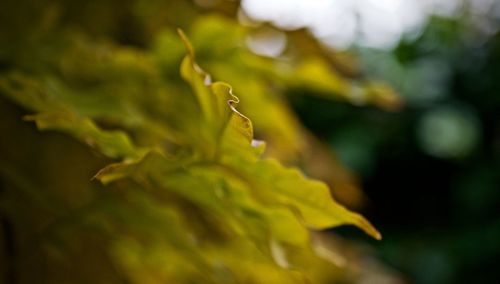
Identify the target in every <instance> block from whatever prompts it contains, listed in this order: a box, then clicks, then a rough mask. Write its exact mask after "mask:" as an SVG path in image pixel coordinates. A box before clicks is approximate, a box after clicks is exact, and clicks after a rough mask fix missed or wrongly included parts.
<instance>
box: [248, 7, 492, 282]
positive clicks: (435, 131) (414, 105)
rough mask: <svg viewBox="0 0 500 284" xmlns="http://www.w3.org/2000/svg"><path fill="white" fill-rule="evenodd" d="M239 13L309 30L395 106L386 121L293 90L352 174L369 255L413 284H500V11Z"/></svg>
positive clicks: (301, 109) (367, 110)
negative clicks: (394, 97)
mask: <svg viewBox="0 0 500 284" xmlns="http://www.w3.org/2000/svg"><path fill="white" fill-rule="evenodd" d="M242 12H243V13H244V14H245V15H248V16H249V17H251V18H252V19H255V20H258V21H265V22H270V23H272V24H273V25H275V26H277V27H279V28H282V29H296V28H301V27H306V28H307V29H308V30H309V31H310V32H311V33H312V34H313V35H314V36H315V37H317V38H318V39H319V40H320V41H321V42H322V43H323V44H324V45H325V46H328V47H330V48H333V49H336V50H348V51H349V52H350V53H351V54H353V55H354V57H355V58H356V59H357V60H358V63H359V66H360V68H361V69H362V71H363V73H364V74H365V75H366V76H369V77H371V78H377V79H380V80H382V81H385V82H388V83H389V84H390V85H391V86H392V87H393V88H395V89H396V90H397V92H398V93H399V94H400V96H401V97H402V99H403V101H404V107H402V108H401V109H400V110H398V111H395V112H386V111H383V110H380V109H376V108H373V107H358V106H353V105H350V104H342V103H338V102H333V101H331V100H325V99H318V98H317V97H315V96H308V95H307V94H305V92H304V91H303V90H290V97H291V101H292V105H293V107H294V109H295V110H296V111H297V112H298V114H299V116H300V119H301V120H302V121H303V122H304V124H305V125H306V126H307V127H308V128H309V129H311V130H312V131H313V132H314V133H315V134H316V135H318V136H319V137H321V138H322V139H323V140H324V141H327V142H328V143H329V145H331V147H332V148H333V149H334V150H335V151H336V153H337V154H338V156H339V157H340V160H341V161H342V162H343V163H344V164H345V165H347V166H348V168H350V169H352V170H353V171H355V172H356V173H358V174H359V176H360V178H361V181H362V188H363V190H364V192H365V193H366V195H367V196H368V200H369V201H368V203H367V208H365V210H366V211H365V212H366V216H367V217H368V218H369V219H370V220H372V221H373V222H374V224H375V225H376V226H377V227H378V228H379V229H380V230H381V231H382V234H383V235H384V240H383V241H382V242H379V243H374V244H373V247H374V248H375V250H376V252H377V254H378V255H379V256H380V257H381V258H382V259H383V260H384V261H385V262H386V263H387V264H389V265H391V266H393V267H394V268H396V269H397V270H399V271H401V272H403V273H404V274H405V275H407V276H408V279H409V280H410V282H413V283H429V284H430V283H499V281H500V276H499V275H498V273H497V272H495V267H496V266H497V264H498V263H499V262H500V93H499V92H500V91H499V90H500V33H499V31H500V30H499V28H500V2H498V1H495V0H473V1H460V0H446V1H442V0H435V1H434V0H426V1H403V0H384V1H343V0H324V1H323V0H318V1H300V0H296V1H289V0H288V1H265V0H245V1H242ZM345 233H346V234H348V235H350V236H351V237H352V234H350V232H349V231H348V230H345Z"/></svg>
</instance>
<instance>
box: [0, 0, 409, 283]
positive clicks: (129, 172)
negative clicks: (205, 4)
mask: <svg viewBox="0 0 500 284" xmlns="http://www.w3.org/2000/svg"><path fill="white" fill-rule="evenodd" d="M221 3H222V2H221ZM1 5H2V9H0V94H1V97H0V115H1V120H0V121H1V124H0V131H1V133H2V135H3V138H2V139H1V140H0V143H1V144H0V181H1V184H0V194H1V199H0V218H1V231H0V236H1V237H0V240H1V241H2V248H1V250H0V252H1V255H2V256H1V263H2V265H0V266H1V267H2V268H1V269H0V271H1V273H2V277H3V278H2V280H5V281H6V282H7V283H33V282H42V283H45V282H46V283H68V282H71V283H89V282H90V283H115V282H126V283H197V282H200V281H201V282H203V283H241V282H243V283H295V282H298V283H304V282H305V283H310V282H313V283H327V282H331V281H338V282H356V281H361V280H362V279H379V280H380V279H383V280H384V281H386V282H387V281H396V280H395V279H393V278H392V276H390V274H388V273H387V272H386V271H385V270H384V268H381V267H380V266H377V265H373V263H374V262H373V261H372V262H370V264H366V263H364V262H363V261H362V258H363V259H365V258H366V255H365V254H364V253H356V251H357V249H355V248H354V247H351V245H350V244H345V243H343V241H335V239H328V238H325V237H324V236H322V235H321V234H320V233H319V231H320V230H322V229H325V228H329V227H334V226H340V225H347V224H351V225H355V226H358V227H359V228H361V229H363V230H364V231H365V232H366V233H368V234H369V235H371V236H373V237H374V238H380V234H379V233H378V231H376V229H374V228H373V227H372V226H371V224H370V223H368V221H366V220H365V219H364V218H363V217H362V216H360V215H358V214H356V213H352V212H351V211H348V210H347V209H345V208H344V207H343V206H341V205H339V204H338V203H336V202H335V201H333V200H332V199H331V197H330V192H329V188H328V186H327V185H326V184H324V183H322V182H318V181H313V180H310V179H307V178H306V177H304V176H303V174H302V173H301V172H300V171H299V170H297V169H294V168H287V167H285V166H283V165H282V164H281V163H284V164H287V165H298V166H301V167H302V168H303V169H304V171H306V172H308V173H310V174H311V175H312V176H316V177H319V178H325V179H326V178H328V180H327V182H328V183H329V184H330V186H332V187H333V188H334V195H335V196H338V197H339V199H341V200H343V201H346V202H349V204H350V205H351V206H353V207H356V206H358V207H359V206H360V204H361V203H362V202H363V196H362V194H361V193H360V191H359V189H358V185H357V181H356V178H355V176H354V175H353V174H352V173H351V172H350V171H348V170H347V169H345V168H344V167H343V166H342V165H341V164H339V162H338V161H337V159H336V157H335V155H334V154H332V153H330V151H329V150H328V147H327V146H325V145H323V144H322V143H321V142H319V141H318V140H317V139H316V138H314V137H313V136H312V135H311V134H310V133H308V131H306V130H305V129H304V128H303V127H302V126H301V124H300V123H299V121H298V119H297V117H296V116H295V114H294V112H293V111H292V109H291V108H290V106H289V105H288V103H287V100H286V98H285V96H284V94H285V92H286V91H287V90H289V89H307V90H314V92H312V93H315V94H318V95H319V97H322V98H327V99H328V100H332V99H333V100H344V101H348V102H352V103H355V104H373V105H376V106H379V107H381V108H385V109H388V110H394V109H398V108H399V107H400V105H401V103H400V101H399V99H398V96H397V95H396V94H395V93H394V91H392V90H391V89H390V88H389V87H387V86H385V85H383V84H382V83H379V82H374V81H370V80H367V79H364V78H362V77H361V76H359V75H357V74H354V73H356V72H355V71H354V70H355V68H346V66H349V65H351V64H354V63H353V62H350V61H349V60H350V59H349V58H348V57H347V55H345V54H336V53H334V52H329V51H327V50H324V49H322V48H321V46H320V45H319V44H318V43H317V42H316V41H315V40H314V39H313V38H311V37H310V36H308V35H307V33H305V32H304V31H296V32H289V33H288V34H287V37H288V38H289V39H290V41H291V43H293V42H295V44H290V47H289V50H286V51H285V53H284V54H283V56H280V57H278V58H271V57H263V56H259V55H257V54H255V53H253V52H251V51H250V50H249V49H248V48H247V47H246V45H245V43H246V40H247V39H248V37H249V36H251V35H253V33H256V32H258V29H261V28H263V29H269V28H270V27H255V28H252V27H243V26H239V25H238V24H237V22H236V21H235V20H234V19H233V17H234V15H235V14H236V7H237V3H234V2H227V3H226V2H224V3H223V4H217V5H214V6H213V7H211V9H210V10H207V9H206V8H201V7H199V6H197V5H195V4H194V3H192V2H190V1H140V0H137V1H132V0H129V1H114V0H105V1H48V0H47V1H36V2H35V3H33V2H32V1H23V0H21V1H3V2H2V4H1ZM208 12H211V14H210V15H207V14H208ZM178 27H180V28H182V29H184V30H185V31H187V33H188V35H189V36H188V37H189V38H190V40H192V45H193V46H191V43H190V42H189V40H188V39H187V37H186V36H184V34H183V33H182V32H181V33H180V36H179V35H178V34H177V32H176V29H177V28H178ZM276 32H280V31H276ZM181 39H182V40H181ZM193 47H194V48H193ZM195 51H196V61H195ZM186 53H187V55H186ZM305 55H307V56H305ZM198 64H200V65H198ZM200 66H203V68H206V69H207V70H208V71H209V73H210V74H212V75H213V76H214V77H215V78H217V79H221V80H224V81H227V82H228V83H229V84H230V85H231V86H232V87H234V89H235V91H236V92H237V94H238V97H239V98H238V97H236V96H234V95H233V94H232V87H231V86H230V85H229V84H226V83H221V82H213V81H212V80H211V78H210V75H208V73H207V72H205V71H204V70H203V69H202V68H201V67H200ZM179 67H180V75H181V76H179ZM346 70H347V71H346ZM349 73H351V74H349ZM240 99H241V107H240V106H239V101H240ZM237 108H238V110H237ZM240 110H241V112H240ZM242 113H245V114H246V115H248V117H250V118H252V121H253V123H254V124H255V132H256V135H255V136H257V137H259V138H261V139H264V140H266V142H267V146H268V151H267V154H266V155H268V156H269V157H265V158H262V157H261V156H262V154H263V152H264V147H265V144H264V142H262V141H259V140H255V139H254V133H253V131H254V127H253V125H252V122H251V121H250V119H249V118H247V116H244V115H243V114H242ZM21 118H23V120H21ZM33 122H34V123H35V124H36V126H37V128H38V130H42V132H38V131H37V130H36V129H35V128H34V127H33V125H32V124H33ZM278 160H279V161H281V162H278ZM92 177H94V178H93V179H92ZM98 181H100V182H101V183H99V182H98ZM341 247H342V248H343V249H339V248H341ZM350 247H351V250H349V249H348V248H350ZM343 250H347V251H348V253H346V252H344V253H343V252H342V251H343ZM368 277H372V278H368Z"/></svg>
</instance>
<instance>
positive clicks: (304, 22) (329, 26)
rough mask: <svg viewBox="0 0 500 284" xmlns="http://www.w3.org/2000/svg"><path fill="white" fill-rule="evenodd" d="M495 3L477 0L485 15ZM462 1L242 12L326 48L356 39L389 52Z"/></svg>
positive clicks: (287, 1)
mask: <svg viewBox="0 0 500 284" xmlns="http://www.w3.org/2000/svg"><path fill="white" fill-rule="evenodd" d="M495 1H496V0H473V1H471V3H473V4H474V5H472V6H473V7H472V8H474V9H476V7H475V6H477V8H478V9H482V10H483V11H487V9H488V8H489V7H491V6H492V5H493V3H494V2H495ZM462 2H463V1H462V0H418V1H416V0H242V3H241V6H242V9H243V11H244V12H245V13H246V14H247V15H248V16H250V17H251V18H253V19H255V20H258V21H269V22H272V23H273V24H274V25H276V26H277V27H280V28H283V29H297V28H302V27H307V28H309V29H310V30H311V31H312V32H313V33H314V34H315V35H316V36H317V37H318V38H320V39H321V40H323V41H324V42H325V43H326V44H328V45H332V46H333V47H337V48H347V47H348V46H349V45H351V44H352V43H353V42H354V41H356V42H357V43H359V44H361V45H363V46H367V47H376V48H391V47H392V46H394V45H395V44H396V43H397V42H398V41H399V39H400V38H401V36H402V35H403V34H404V33H411V32H413V33H418V32H419V30H420V28H421V27H422V26H423V24H424V21H425V20H426V18H427V16H429V15H430V14H439V15H445V16H446V15H452V14H453V13H455V12H456V11H457V9H459V8H460V7H461V5H462Z"/></svg>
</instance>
